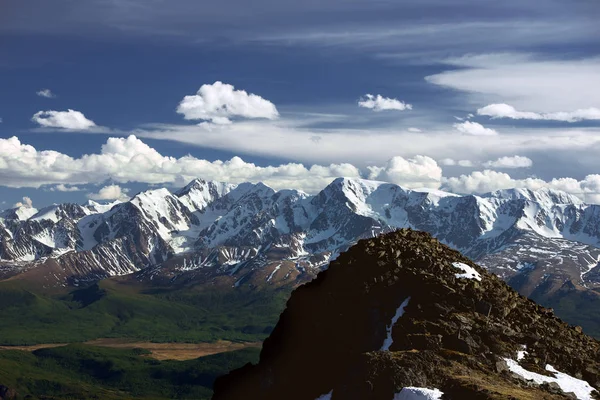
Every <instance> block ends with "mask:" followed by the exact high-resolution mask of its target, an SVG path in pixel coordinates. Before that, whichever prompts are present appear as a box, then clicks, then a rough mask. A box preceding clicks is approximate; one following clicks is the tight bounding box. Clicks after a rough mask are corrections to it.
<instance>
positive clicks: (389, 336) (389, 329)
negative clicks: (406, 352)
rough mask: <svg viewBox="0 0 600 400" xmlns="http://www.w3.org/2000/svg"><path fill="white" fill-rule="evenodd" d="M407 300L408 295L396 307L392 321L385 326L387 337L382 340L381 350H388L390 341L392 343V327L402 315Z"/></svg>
mask: <svg viewBox="0 0 600 400" xmlns="http://www.w3.org/2000/svg"><path fill="white" fill-rule="evenodd" d="M409 301H410V297H407V298H406V300H404V301H403V302H402V304H400V307H398V309H397V310H396V314H394V316H393V317H392V322H391V323H390V324H389V325H388V326H387V327H386V330H387V337H386V338H385V340H384V341H383V345H382V346H381V351H388V350H389V349H390V346H391V345H392V343H394V340H393V339H392V328H393V327H394V325H395V324H396V322H398V320H399V319H400V317H401V316H403V315H404V308H406V306H407V305H408V302H409Z"/></svg>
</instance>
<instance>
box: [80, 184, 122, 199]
mask: <svg viewBox="0 0 600 400" xmlns="http://www.w3.org/2000/svg"><path fill="white" fill-rule="evenodd" d="M128 192H129V189H125V188H122V187H121V186H119V185H109V186H104V187H103V188H102V189H100V190H99V191H98V193H88V194H87V198H88V199H91V200H129V196H128V195H127V193H128Z"/></svg>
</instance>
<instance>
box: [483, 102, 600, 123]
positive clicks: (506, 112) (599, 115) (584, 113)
mask: <svg viewBox="0 0 600 400" xmlns="http://www.w3.org/2000/svg"><path fill="white" fill-rule="evenodd" d="M477 114H479V115H485V116H488V117H492V118H512V119H533V120H546V121H563V122H578V121H583V120H600V109H598V108H594V107H591V108H585V109H579V110H575V111H570V112H564V111H561V112H552V113H536V112H531V111H517V110H516V109H515V108H514V107H513V106H510V105H508V104H504V103H501V104H490V105H487V106H485V107H483V108H480V109H478V110H477Z"/></svg>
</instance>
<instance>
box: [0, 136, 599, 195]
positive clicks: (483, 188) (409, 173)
mask: <svg viewBox="0 0 600 400" xmlns="http://www.w3.org/2000/svg"><path fill="white" fill-rule="evenodd" d="M313 146H314V144H313ZM463 161H465V160H463ZM441 163H446V161H441ZM340 176H345V177H355V178H361V177H363V178H369V179H377V180H384V181H389V182H393V183H396V184H398V185H401V186H405V187H408V188H418V187H428V188H438V187H440V184H441V183H443V186H444V187H446V188H448V189H449V190H452V191H456V192H458V193H482V192H488V191H493V190H496V189H503V188H512V187H527V188H531V189H537V188H541V187H551V188H555V189H560V190H564V191H567V192H569V193H572V194H575V195H577V196H580V197H581V198H583V199H584V200H586V201H588V202H597V203H600V194H599V193H600V175H588V176H587V177H586V178H585V179H584V180H582V181H577V180H575V179H573V178H557V179H553V180H551V181H544V180H542V179H539V178H527V179H513V178H511V177H510V175H508V174H505V173H502V172H497V171H490V170H485V171H476V172H473V173H471V174H469V175H461V176H459V177H451V178H445V177H443V176H442V171H441V168H440V167H439V165H438V164H437V163H436V162H435V161H434V160H433V159H432V158H430V157H426V156H414V157H411V158H404V157H399V156H396V157H392V158H391V159H390V160H389V161H388V162H387V163H386V164H384V165H383V166H377V165H375V166H370V167H368V168H367V169H366V170H364V171H363V170H361V169H360V168H358V167H357V166H355V165H352V164H348V163H339V164H328V165H319V164H315V165H312V166H310V167H306V166H304V165H303V164H299V163H288V164H281V165H276V166H265V167H261V166H257V165H255V164H252V163H248V162H245V161H243V160H242V159H241V158H239V157H233V158H232V159H230V160H228V161H219V160H217V161H212V162H211V161H208V160H203V159H198V158H195V157H192V156H189V155H188V156H184V157H181V158H175V157H168V156H163V155H161V154H160V153H159V152H158V151H156V150H155V149H153V148H152V147H150V146H148V145H147V144H145V143H144V142H142V141H141V140H140V139H138V138H137V137H135V136H133V135H131V136H129V137H127V138H109V139H108V140H107V142H106V143H105V144H104V145H103V146H102V148H101V151H100V152H99V153H95V154H85V155H83V156H81V157H79V158H73V157H69V156H68V155H65V154H62V153H59V152H56V151H52V150H45V151H37V150H36V149H35V148H34V147H33V146H29V145H25V144H22V143H21V142H20V141H19V139H18V138H16V137H12V138H9V139H0V185H3V186H8V187H40V186H41V185H56V187H55V189H56V190H60V189H58V187H60V188H63V187H67V185H69V187H73V186H72V185H77V184H84V183H89V184H99V183H102V182H105V181H106V180H107V179H111V180H112V181H114V182H115V184H114V185H111V186H112V187H111V186H108V187H105V188H102V189H101V190H100V191H99V192H98V193H95V194H92V195H91V196H93V197H92V198H101V197H102V198H105V199H109V198H116V197H118V196H119V195H124V193H125V190H123V189H121V190H120V192H119V189H117V188H120V185H118V184H124V183H127V182H142V183H148V184H153V185H170V186H171V185H172V186H183V185H184V184H186V183H188V182H189V181H190V180H192V179H194V178H198V177H199V178H203V179H207V180H217V181H225V182H231V183H240V182H248V181H249V182H259V181H262V182H264V183H266V184H267V185H269V186H271V187H273V188H274V189H285V188H296V189H301V190H304V191H306V192H309V193H315V192H317V191H319V190H321V189H322V188H323V187H325V186H326V185H328V184H329V183H330V182H331V181H332V180H333V179H335V178H337V177H340ZM61 184H62V185H63V186H61ZM23 204H26V203H23Z"/></svg>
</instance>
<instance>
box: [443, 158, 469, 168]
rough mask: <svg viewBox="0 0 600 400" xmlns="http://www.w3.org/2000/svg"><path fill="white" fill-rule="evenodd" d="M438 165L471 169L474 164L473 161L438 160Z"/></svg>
mask: <svg viewBox="0 0 600 400" xmlns="http://www.w3.org/2000/svg"><path fill="white" fill-rule="evenodd" d="M440 164H441V165H446V166H449V167H453V166H459V167H466V168H472V167H474V166H475V163H473V161H471V160H458V161H456V160H454V159H452V158H444V159H441V160H440Z"/></svg>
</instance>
